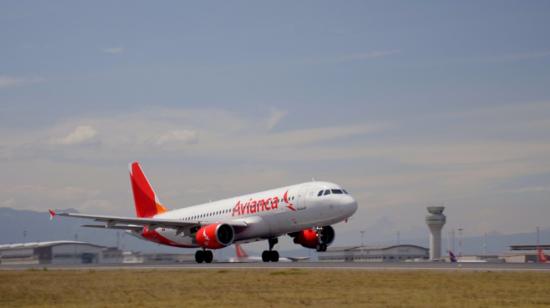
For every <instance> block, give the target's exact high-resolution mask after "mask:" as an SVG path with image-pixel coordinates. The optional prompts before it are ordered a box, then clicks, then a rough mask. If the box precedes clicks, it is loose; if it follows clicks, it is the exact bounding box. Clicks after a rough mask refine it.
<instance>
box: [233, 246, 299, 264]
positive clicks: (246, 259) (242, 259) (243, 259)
mask: <svg viewBox="0 0 550 308" xmlns="http://www.w3.org/2000/svg"><path fill="white" fill-rule="evenodd" d="M308 259H309V257H279V262H298V261H304V260H308ZM227 261H228V262H230V263H252V262H262V261H263V260H262V258H261V257H260V256H249V255H248V254H247V253H246V251H245V250H244V249H243V247H242V246H241V245H240V244H235V257H231V258H229V259H228V260H227Z"/></svg>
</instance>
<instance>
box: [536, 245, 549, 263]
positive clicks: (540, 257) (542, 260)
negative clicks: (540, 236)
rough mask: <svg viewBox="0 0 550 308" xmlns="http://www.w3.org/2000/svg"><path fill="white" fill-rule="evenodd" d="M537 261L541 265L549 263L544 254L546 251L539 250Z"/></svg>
mask: <svg viewBox="0 0 550 308" xmlns="http://www.w3.org/2000/svg"><path fill="white" fill-rule="evenodd" d="M537 259H538V261H539V263H546V262H548V257H547V256H546V255H545V254H544V250H542V248H540V247H538V248H537Z"/></svg>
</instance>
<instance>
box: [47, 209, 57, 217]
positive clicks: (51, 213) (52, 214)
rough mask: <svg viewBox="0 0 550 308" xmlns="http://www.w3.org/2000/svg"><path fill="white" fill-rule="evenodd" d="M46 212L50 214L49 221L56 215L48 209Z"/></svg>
mask: <svg viewBox="0 0 550 308" xmlns="http://www.w3.org/2000/svg"><path fill="white" fill-rule="evenodd" d="M48 212H49V213H50V220H53V217H54V216H55V215H56V213H55V211H54V210H51V209H50V210H48Z"/></svg>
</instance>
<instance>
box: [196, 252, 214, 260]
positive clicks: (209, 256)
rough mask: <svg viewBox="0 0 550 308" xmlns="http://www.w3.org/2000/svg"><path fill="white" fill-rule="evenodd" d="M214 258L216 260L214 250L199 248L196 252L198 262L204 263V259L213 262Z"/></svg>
mask: <svg viewBox="0 0 550 308" xmlns="http://www.w3.org/2000/svg"><path fill="white" fill-rule="evenodd" d="M212 260H214V254H213V253H212V250H197V251H196V252H195V261H196V262H197V263H202V262H203V261H204V262H205V263H212Z"/></svg>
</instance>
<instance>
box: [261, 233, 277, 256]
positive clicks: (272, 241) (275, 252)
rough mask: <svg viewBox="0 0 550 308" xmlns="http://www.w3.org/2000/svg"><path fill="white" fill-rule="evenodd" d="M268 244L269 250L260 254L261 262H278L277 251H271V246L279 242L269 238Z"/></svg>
mask: <svg viewBox="0 0 550 308" xmlns="http://www.w3.org/2000/svg"><path fill="white" fill-rule="evenodd" d="M268 242H269V250H264V251H263V252H262V261H264V262H269V261H271V262H279V252H278V251H277V250H273V246H275V244H277V243H278V242H279V240H278V239H277V238H276V237H274V238H270V239H269V240H268Z"/></svg>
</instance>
